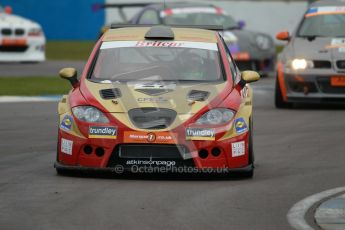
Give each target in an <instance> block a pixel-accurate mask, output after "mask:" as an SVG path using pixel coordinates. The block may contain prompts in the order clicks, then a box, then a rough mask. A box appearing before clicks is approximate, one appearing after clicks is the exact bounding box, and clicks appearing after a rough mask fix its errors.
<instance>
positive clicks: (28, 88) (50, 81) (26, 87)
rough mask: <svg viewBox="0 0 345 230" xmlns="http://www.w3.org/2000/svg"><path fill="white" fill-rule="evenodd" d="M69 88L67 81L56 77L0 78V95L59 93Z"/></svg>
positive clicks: (63, 92) (65, 91) (64, 92)
mask: <svg viewBox="0 0 345 230" xmlns="http://www.w3.org/2000/svg"><path fill="white" fill-rule="evenodd" d="M70 89H71V85H70V83H69V82H68V81H66V80H62V79H60V78H57V77H1V78H0V96H13V95H15V96H38V95H61V94H66V93H67V92H68V91H69V90H70Z"/></svg>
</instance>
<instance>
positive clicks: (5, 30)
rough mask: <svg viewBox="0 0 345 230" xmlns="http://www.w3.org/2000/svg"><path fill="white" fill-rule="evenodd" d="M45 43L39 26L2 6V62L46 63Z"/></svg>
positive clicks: (0, 9) (0, 29)
mask: <svg viewBox="0 0 345 230" xmlns="http://www.w3.org/2000/svg"><path fill="white" fill-rule="evenodd" d="M45 43H46V39H45V36H44V34H43V31H42V28H41V26H40V25H39V24H37V23H36V22H33V21H31V20H29V19H25V18H23V17H20V16H17V15H13V14H12V9H11V8H10V7H5V8H2V7H1V6H0V62H42V61H45Z"/></svg>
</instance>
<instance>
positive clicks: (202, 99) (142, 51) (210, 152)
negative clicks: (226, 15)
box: [55, 26, 260, 177]
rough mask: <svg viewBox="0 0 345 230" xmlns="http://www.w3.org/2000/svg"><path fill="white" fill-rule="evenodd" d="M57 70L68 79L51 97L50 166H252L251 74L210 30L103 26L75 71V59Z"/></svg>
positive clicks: (249, 169) (61, 169) (245, 170)
mask: <svg viewBox="0 0 345 230" xmlns="http://www.w3.org/2000/svg"><path fill="white" fill-rule="evenodd" d="M60 75H61V77H63V78H65V79H68V80H70V82H71V83H72V86H73V88H74V89H73V90H72V91H71V92H70V93H69V95H66V96H64V97H63V99H62V100H61V102H60V103H59V116H60V127H59V135H58V153H57V162H56V164H55V166H56V169H57V171H58V172H59V173H61V172H64V170H70V169H85V168H86V169H98V170H114V169H115V168H117V167H118V166H120V167H122V168H124V169H127V170H132V169H133V167H137V168H138V167H149V168H152V167H154V168H155V167H158V168H159V167H165V172H166V170H174V169H176V168H171V166H174V167H187V168H188V169H192V170H193V169H195V170H202V169H205V168H209V169H212V170H217V169H219V170H227V171H226V172H232V171H234V172H242V173H244V174H245V175H246V176H249V177H251V176H253V170H254V168H253V164H254V156H253V146H252V96H253V94H252V89H251V87H250V86H249V85H248V84H246V83H249V82H254V81H257V80H258V79H259V78H260V76H259V75H258V73H256V72H253V71H246V72H243V73H242V74H241V73H240V72H239V70H238V68H237V67H236V65H235V63H234V62H233V60H232V58H231V55H230V52H229V50H228V49H227V46H226V44H225V43H224V41H223V40H222V38H221V37H220V36H219V34H218V33H217V32H215V31H209V30H201V29H193V28H170V27H166V26H153V27H131V28H118V29H111V30H109V31H107V32H106V34H105V35H104V36H103V37H102V38H101V39H100V41H99V42H98V43H97V44H96V46H95V48H94V51H93V53H92V54H91V56H90V59H89V61H88V63H87V65H86V67H85V71H84V74H83V75H82V76H81V78H80V79H81V80H80V81H78V80H77V75H76V71H75V69H71V68H67V69H63V70H62V71H61V72H60ZM167 167H168V169H167ZM172 172H175V171H172ZM184 172H186V171H184Z"/></svg>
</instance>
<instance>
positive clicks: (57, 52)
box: [46, 41, 95, 60]
mask: <svg viewBox="0 0 345 230" xmlns="http://www.w3.org/2000/svg"><path fill="white" fill-rule="evenodd" d="M94 45H95V41H48V42H47V46H46V51H47V52H46V54H47V59H48V60H87V59H88V57H89V56H90V53H91V51H92V48H93V46H94Z"/></svg>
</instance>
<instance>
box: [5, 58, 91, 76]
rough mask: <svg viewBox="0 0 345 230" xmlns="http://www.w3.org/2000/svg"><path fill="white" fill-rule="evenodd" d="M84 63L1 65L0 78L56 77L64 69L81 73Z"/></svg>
mask: <svg viewBox="0 0 345 230" xmlns="http://www.w3.org/2000/svg"><path fill="white" fill-rule="evenodd" d="M84 65H85V61H45V62H42V63H1V62H0V77H17V76H21V77H31V76H44V77H51V76H57V75H58V73H59V71H60V70H61V69H62V68H65V67H74V68H76V69H77V70H78V73H81V71H82V70H83V68H84Z"/></svg>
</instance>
